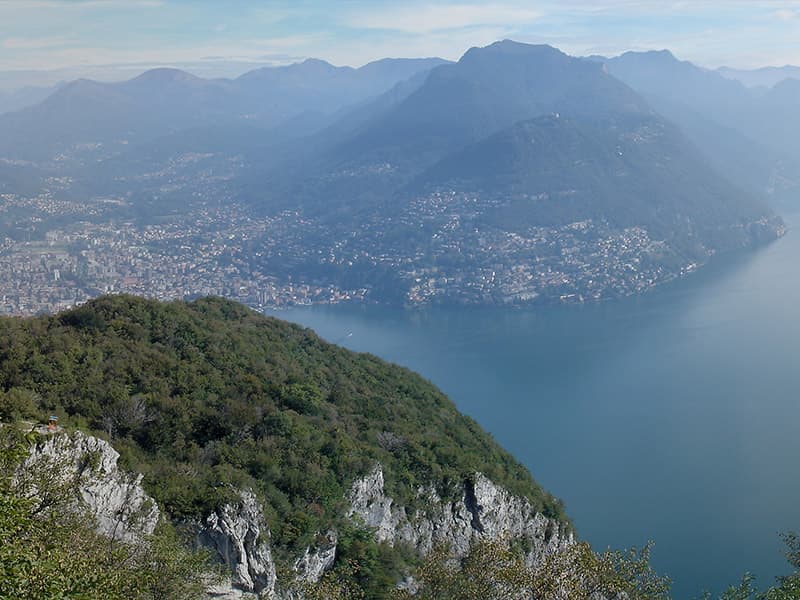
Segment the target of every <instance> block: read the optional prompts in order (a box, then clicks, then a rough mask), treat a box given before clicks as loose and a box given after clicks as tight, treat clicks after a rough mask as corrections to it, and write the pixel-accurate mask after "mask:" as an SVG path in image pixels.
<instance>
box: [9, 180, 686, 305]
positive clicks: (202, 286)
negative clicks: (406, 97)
mask: <svg viewBox="0 0 800 600" xmlns="http://www.w3.org/2000/svg"><path fill="white" fill-rule="evenodd" d="M3 200H4V202H3V203H2V209H0V210H2V211H3V212H4V215H3V219H4V221H5V223H4V224H5V229H6V234H5V235H4V236H3V237H0V314H14V315H16V314H32V313H37V312H54V311H58V310H62V309H64V308H68V307H70V306H74V305H76V304H80V303H82V302H84V301H86V300H87V299H89V298H91V297H94V296H97V295H100V294H105V293H132V294H137V295H143V296H148V297H152V298H158V299H189V298H194V297H198V296H204V295H218V296H224V297H227V298H232V299H235V300H238V301H241V302H243V303H246V304H248V305H250V306H253V307H255V308H259V309H262V308H268V307H269V308H272V307H281V306H287V305H296V304H311V303H336V302H343V301H364V300H374V301H385V300H387V299H391V300H392V301H400V302H403V303H405V304H407V305H412V306H417V305H425V304H431V303H467V304H524V303H530V302H582V301H585V300H591V299H600V298H604V297H611V296H622V295H629V294H633V293H637V292H641V291H643V290H645V289H647V288H650V287H652V286H654V285H656V284H658V283H660V282H663V281H665V280H668V279H671V278H673V277H675V276H677V275H680V274H682V273H684V272H686V271H688V270H692V269H693V268H694V267H695V265H694V264H681V263H680V260H679V258H678V257H676V256H673V255H672V253H671V250H670V248H669V247H668V246H667V245H666V244H665V243H664V242H661V241H658V240H653V239H652V238H651V237H650V235H649V234H648V232H647V231H646V230H645V229H643V228H640V227H630V228H626V229H623V230H618V229H616V230H615V229H613V228H611V227H610V226H609V225H608V223H606V222H603V221H599V222H596V221H593V220H584V221H579V222H573V223H569V224H566V225H561V226H552V227H536V226H531V227H515V228H514V229H513V230H511V228H503V227H500V226H497V225H496V224H492V223H490V222H488V221H487V220H486V219H485V214H486V213H487V209H490V208H491V207H492V206H491V205H492V203H496V202H497V201H496V200H491V199H490V200H482V199H480V198H477V197H475V196H469V195H465V194H455V193H450V194H433V195H430V196H426V197H422V198H418V199H416V200H414V201H412V202H410V203H408V204H407V205H405V206H404V207H401V208H400V209H398V210H397V211H395V212H393V213H390V214H383V215H376V216H375V218H373V219H366V220H364V221H362V222H361V224H360V225H359V226H358V228H354V229H348V228H347V227H346V226H345V227H343V228H342V229H341V230H338V231H337V230H334V229H328V228H327V227H326V226H325V225H324V224H323V223H321V222H319V221H317V220H315V219H313V218H311V217H307V216H304V215H303V214H301V213H300V212H299V211H292V210H284V211H282V212H278V213H276V214H273V215H271V216H263V215H259V216H255V215H254V214H253V213H252V212H251V211H249V210H248V209H246V208H244V207H243V206H242V205H241V204H238V203H235V202H219V201H215V202H203V201H198V202H196V204H194V205H193V206H189V207H187V211H186V212H185V213H183V214H180V216H176V217H174V218H168V219H163V220H160V221H159V222H156V223H154V222H149V223H148V222H142V221H136V220H134V219H127V220H119V218H118V215H120V214H125V213H124V211H121V210H120V201H118V200H113V199H99V200H95V201H92V202H87V203H85V204H82V203H79V202H74V201H69V202H68V201H62V200H56V199H55V198H54V197H52V196H50V195H43V196H37V197H36V198H22V197H19V196H6V197H4V198H3ZM115 217H116V218H115ZM666 264H675V265H677V266H676V267H675V268H667V267H665V265H666ZM387 281H388V284H387ZM387 289H389V290H391V292H392V293H391V294H390V295H391V298H388V297H387Z"/></svg>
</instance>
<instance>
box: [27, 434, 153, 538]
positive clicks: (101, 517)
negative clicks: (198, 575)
mask: <svg viewBox="0 0 800 600" xmlns="http://www.w3.org/2000/svg"><path fill="white" fill-rule="evenodd" d="M118 460H119V452H117V451H116V450H114V448H112V447H111V445H110V444H109V443H108V442H106V441H104V440H101V439H99V438H96V437H92V436H87V435H84V434H83V433H81V432H79V431H76V432H75V433H71V434H58V435H54V436H52V437H50V438H48V439H47V440H46V441H45V442H44V443H42V444H39V445H37V446H35V447H34V448H33V449H32V450H31V455H30V457H29V458H27V459H26V460H25V461H24V462H23V463H22V465H21V466H20V469H19V474H20V475H19V476H20V477H29V478H30V477H33V476H36V477H39V480H38V481H35V482H34V483H33V484H32V486H31V487H33V488H35V487H36V486H37V485H38V486H39V487H44V482H45V481H48V480H49V481H50V482H51V484H53V483H56V482H58V481H69V480H72V481H75V482H76V483H77V484H78V486H77V487H78V489H79V493H80V498H79V499H76V500H79V501H80V502H81V503H82V504H83V505H85V507H86V508H88V511H89V513H90V514H91V515H92V516H93V517H94V518H95V520H96V522H97V530H98V531H99V532H100V533H102V534H104V535H107V536H109V537H111V538H113V539H118V540H124V541H126V542H132V541H136V540H138V539H141V537H142V536H144V535H149V534H151V533H153V531H154V530H155V528H156V525H157V524H158V520H159V517H160V513H159V510H158V506H157V505H156V503H155V501H154V500H153V499H152V498H151V497H150V496H149V495H148V494H147V493H146V492H145V491H144V489H143V488H142V485H141V482H142V475H133V474H131V473H127V472H124V471H122V470H120V468H119V467H118V465H117V461H118ZM36 473H38V475H33V474H36ZM40 493H42V494H44V493H46V492H45V490H44V489H42V490H41V491H40Z"/></svg>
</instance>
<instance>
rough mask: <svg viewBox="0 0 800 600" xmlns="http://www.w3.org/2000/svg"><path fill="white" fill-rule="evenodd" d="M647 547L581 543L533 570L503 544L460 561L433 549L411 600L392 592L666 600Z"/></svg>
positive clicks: (513, 599)
mask: <svg viewBox="0 0 800 600" xmlns="http://www.w3.org/2000/svg"><path fill="white" fill-rule="evenodd" d="M649 558H650V547H649V546H647V547H645V548H643V549H642V550H640V551H637V550H635V549H634V550H631V551H630V552H618V551H606V552H603V553H595V552H593V551H592V549H591V548H590V547H589V545H588V544H586V543H584V542H578V543H576V544H573V545H572V546H570V547H568V548H567V549H565V550H563V551H558V552H554V553H552V554H549V555H547V556H545V557H544V558H543V560H542V561H540V563H539V564H537V565H536V566H535V567H529V566H527V565H526V564H525V561H524V556H523V555H522V554H521V553H519V552H517V551H515V550H514V549H513V547H512V546H510V545H509V544H507V543H505V542H503V541H502V540H481V541H479V542H476V543H474V544H473V545H472V547H471V548H470V551H469V553H468V554H467V555H466V556H465V557H464V558H463V559H461V560H460V561H456V560H454V559H452V558H451V557H450V551H449V549H448V548H446V547H442V546H440V547H437V548H435V549H434V550H433V552H431V553H430V554H429V555H428V557H427V558H426V560H425V562H424V563H423V564H422V565H421V566H420V567H419V569H418V570H417V571H416V572H415V577H416V579H417V581H418V582H419V583H420V585H421V589H420V591H419V593H418V594H417V595H415V596H412V595H411V594H410V593H409V592H407V591H403V590H400V591H395V592H394V594H393V597H394V598H396V599H398V600H410V598H412V597H413V598H415V599H418V600H484V599H485V598H492V599H494V600H528V599H530V598H542V599H547V600H550V599H559V600H560V599H564V600H591V599H593V598H609V599H614V598H618V599H622V598H625V599H627V600H662V599H663V600H666V599H667V598H668V597H669V596H668V593H669V580H668V579H666V578H664V577H659V576H658V575H656V574H655V573H654V572H653V570H652V568H651V567H650V563H649Z"/></svg>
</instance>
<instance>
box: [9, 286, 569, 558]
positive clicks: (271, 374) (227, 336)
mask: <svg viewBox="0 0 800 600" xmlns="http://www.w3.org/2000/svg"><path fill="white" fill-rule="evenodd" d="M0 390H2V392H3V393H4V394H5V395H6V396H9V395H15V396H17V397H19V396H20V395H22V396H24V395H27V396H29V397H30V398H32V399H33V404H34V405H35V406H34V408H33V410H34V411H37V410H38V411H39V415H41V416H46V415H47V414H49V413H51V412H52V413H55V414H58V415H60V416H61V417H62V420H63V421H64V422H66V423H67V424H68V425H72V426H79V427H81V428H84V429H88V430H91V431H94V432H98V433H101V434H102V435H104V436H105V437H107V438H109V439H110V440H111V441H112V443H113V445H114V447H115V448H117V449H118V450H119V451H120V452H121V453H122V456H123V460H124V461H126V463H127V466H128V467H129V468H130V469H133V470H136V471H141V472H142V473H144V474H145V480H144V481H145V486H146V487H147V488H148V490H149V491H150V492H151V493H152V494H153V495H154V497H155V498H156V500H158V501H159V503H160V504H161V506H162V507H163V508H164V509H166V511H167V512H168V513H169V514H170V515H171V516H173V517H200V516H202V515H204V514H206V513H207V511H209V510H210V509H212V508H213V507H215V506H216V505H218V504H220V503H221V502H223V501H225V500H227V499H229V498H230V497H231V494H232V493H233V489H234V488H241V487H252V488H253V489H254V490H256V491H257V492H258V493H259V494H260V495H262V496H263V497H264V499H265V500H266V503H267V507H266V508H267V510H268V515H267V516H268V518H269V522H270V524H271V527H272V529H273V531H272V533H273V541H274V542H276V543H277V544H278V545H279V546H282V547H285V548H297V547H301V546H302V545H304V544H306V543H308V542H309V541H310V540H311V537H312V536H313V535H314V534H315V533H316V532H318V531H320V530H322V528H323V527H325V526H327V525H331V524H335V523H336V521H337V519H339V518H340V515H341V513H342V503H343V501H344V497H345V494H346V492H347V490H348V489H349V486H350V484H351V482H352V480H353V479H354V478H355V477H357V476H359V475H363V474H364V473H365V472H366V471H367V470H368V469H370V467H371V466H372V465H373V464H374V462H375V461H380V463H381V464H382V465H383V466H384V471H385V473H386V480H387V491H388V493H389V494H390V495H392V496H394V497H395V498H396V499H397V500H398V501H403V502H411V501H412V500H413V496H414V490H416V489H417V488H418V487H419V486H420V485H424V484H429V483H435V484H437V485H438V486H439V487H440V491H441V492H442V493H444V494H447V492H448V483H457V482H460V481H462V480H463V479H464V478H465V477H467V476H469V474H471V473H473V472H475V471H480V472H483V473H484V474H486V475H487V476H488V477H490V478H491V479H492V480H494V481H495V482H497V483H498V484H501V485H503V486H505V487H507V488H508V489H509V490H511V491H512V492H514V493H516V494H519V495H524V496H525V497H527V498H528V499H529V500H530V501H531V502H532V503H533V504H534V506H537V507H538V508H540V509H541V511H542V512H544V513H545V514H547V515H549V516H553V517H556V518H558V519H561V520H562V521H565V520H566V519H565V517H564V513H563V509H562V507H561V504H560V503H559V502H558V501H557V500H556V499H554V498H553V497H552V496H550V495H549V494H547V493H546V492H544V491H543V490H542V489H541V488H540V487H539V486H538V485H537V484H536V483H535V482H534V481H533V480H532V479H531V477H530V475H529V474H528V472H527V471H526V470H525V468H524V467H522V466H521V465H520V464H519V463H517V462H516V461H515V460H514V459H513V458H512V457H511V456H510V455H509V454H508V453H507V452H505V451H503V450H502V449H501V448H500V447H499V446H498V445H497V444H496V443H495V442H494V441H493V440H492V439H491V437H490V436H489V435H488V434H487V433H485V432H484V431H483V430H482V429H481V428H480V427H479V426H478V425H477V424H476V423H475V422H474V421H472V420H471V419H469V418H467V417H465V416H463V415H461V414H460V413H459V412H458V411H457V410H456V408H455V406H454V405H453V403H452V402H451V401H450V400H448V399H447V398H446V397H445V396H444V395H443V394H442V393H441V392H440V391H438V390H437V389H436V388H435V387H434V386H433V385H431V384H430V383H428V382H427V381H425V380H424V379H422V378H421V377H419V376H418V375H415V374H414V373H412V372H410V371H408V370H407V369H404V368H401V367H398V366H395V365H390V364H387V363H386V362H383V361H381V360H379V359H378V358H376V357H374V356H371V355H367V354H356V353H353V352H350V351H347V350H344V349H342V348H338V347H336V346H333V345H331V344H328V343H326V342H324V341H323V340H321V339H320V338H319V337H317V336H316V335H315V334H314V333H313V332H311V331H310V330H308V329H303V328H301V327H299V326H296V325H291V324H289V323H285V322H282V321H280V320H277V319H273V318H268V317H265V316H262V315H260V314H258V313H255V312H253V311H251V310H250V309H248V308H246V307H244V306H242V305H239V304H236V303H233V302H229V301H225V300H221V299H217V298H206V299H201V300H197V301H195V302H191V303H184V302H174V303H159V302H155V301H149V300H144V299H140V298H134V297H130V296H111V297H103V298H99V299H97V300H94V301H92V302H90V303H88V304H86V305H84V306H82V307H80V308H77V309H74V310H70V311H67V312H64V313H61V314H59V315H55V316H43V317H37V318H30V319H10V318H4V319H2V320H0ZM6 405H8V403H6ZM30 416H33V415H30Z"/></svg>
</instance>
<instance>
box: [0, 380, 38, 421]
mask: <svg viewBox="0 0 800 600" xmlns="http://www.w3.org/2000/svg"><path fill="white" fill-rule="evenodd" d="M39 404H40V399H39V397H38V396H37V395H36V393H35V392H32V391H30V390H25V389H20V388H11V389H10V390H8V391H7V392H3V391H2V390H0V421H6V422H13V421H17V420H19V419H24V418H30V417H35V416H36V415H37V414H38V412H39Z"/></svg>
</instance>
